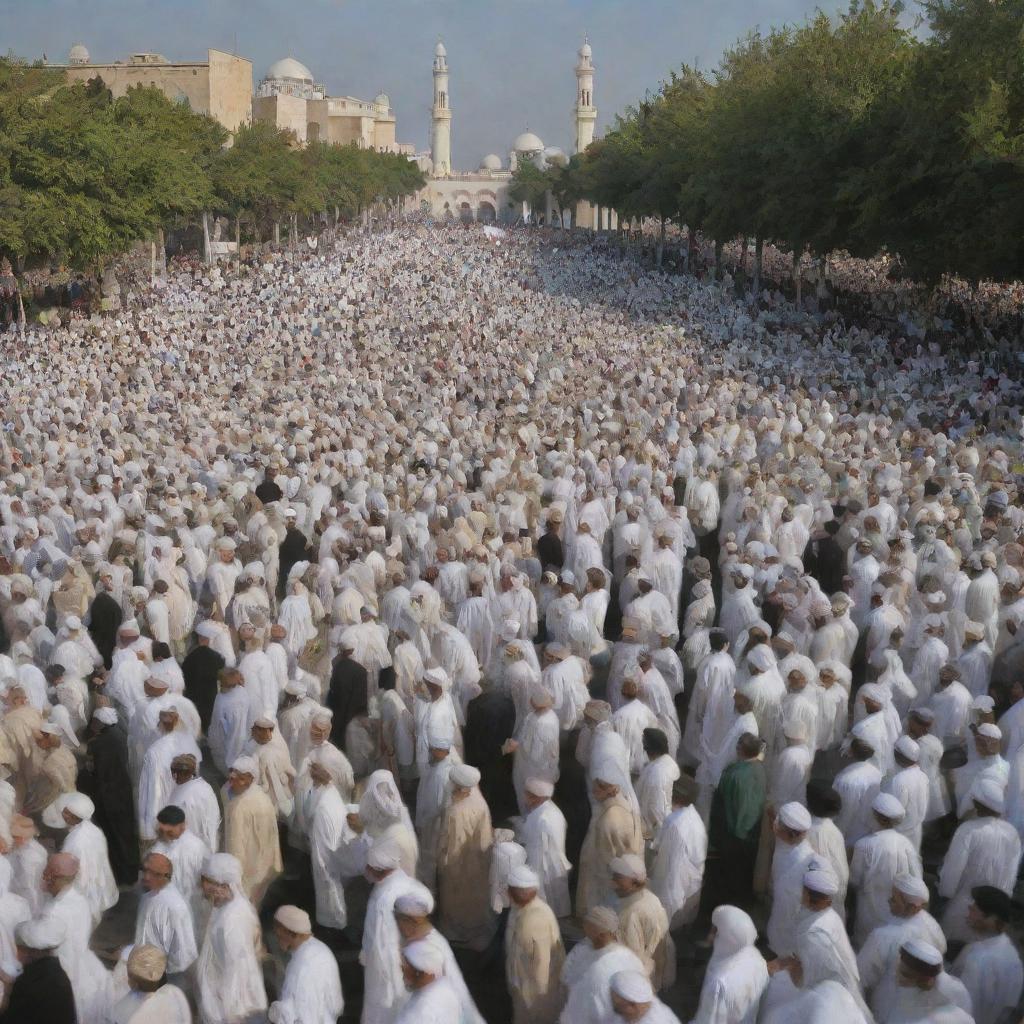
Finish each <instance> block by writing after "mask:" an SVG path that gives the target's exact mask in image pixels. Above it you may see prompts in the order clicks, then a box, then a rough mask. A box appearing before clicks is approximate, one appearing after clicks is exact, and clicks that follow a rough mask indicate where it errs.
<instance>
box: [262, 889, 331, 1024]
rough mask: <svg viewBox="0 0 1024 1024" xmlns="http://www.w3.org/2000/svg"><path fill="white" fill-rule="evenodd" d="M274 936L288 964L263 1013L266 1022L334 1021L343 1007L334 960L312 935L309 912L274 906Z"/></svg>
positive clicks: (309, 1023) (319, 1023) (321, 1023)
mask: <svg viewBox="0 0 1024 1024" xmlns="http://www.w3.org/2000/svg"><path fill="white" fill-rule="evenodd" d="M274 937H275V938H276V939H277V943H278V945H279V946H280V947H281V949H282V950H283V951H284V952H285V953H287V954H288V966H287V967H286V968H285V973H284V981H283V982H282V984H281V991H280V994H279V996H278V998H277V999H276V1000H274V1002H273V1003H271V1004H270V1009H269V1012H268V1013H267V1019H268V1020H269V1021H270V1024H335V1022H336V1021H337V1019H338V1018H339V1017H340V1016H341V1015H342V1013H343V1012H344V1010H345V998H344V995H343V993H342V990H341V977H340V975H339V974H338V962H337V960H336V959H335V957H334V954H333V953H332V952H331V951H330V949H329V948H328V947H327V946H325V945H324V944H323V943H322V942H321V941H320V940H319V939H317V938H315V937H314V935H313V926H312V924H311V923H310V920H309V915H308V914H307V913H306V912H305V911H304V910H301V909H299V908H298V907H295V906H291V905H288V904H286V905H285V906H282V907H278V908H277V910H276V911H275V912H274Z"/></svg>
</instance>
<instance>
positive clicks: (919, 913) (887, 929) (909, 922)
mask: <svg viewBox="0 0 1024 1024" xmlns="http://www.w3.org/2000/svg"><path fill="white" fill-rule="evenodd" d="M928 900H929V893H928V886H927V885H925V883H924V881H923V880H922V879H920V878H917V877H916V876H914V875H899V876H897V878H896V880H895V881H894V882H893V887H892V893H891V895H890V897H889V912H890V917H889V920H888V922H886V923H885V924H882V925H880V926H879V927H877V928H875V929H874V931H872V933H871V934H870V935H869V936H868V939H867V941H866V942H865V943H864V945H863V946H862V947H861V950H860V952H859V953H858V954H857V969H858V970H859V971H860V980H861V985H862V986H863V989H864V994H865V997H866V998H867V999H868V1002H869V1004H870V1007H871V1012H872V1013H874V1015H875V1017H876V1018H877V1019H878V1020H885V1019H886V1017H887V1015H888V1014H889V1013H890V1012H891V1011H892V1008H893V1006H894V1004H895V1003H896V998H897V995H898V993H897V989H898V986H899V980H898V978H897V966H898V963H899V951H900V947H901V946H902V945H903V943H904V942H907V941H910V940H913V939H917V940H919V941H922V942H927V943H930V944H931V945H933V946H935V947H936V948H937V949H939V950H940V951H941V952H945V950H946V937H945V935H943V933H942V928H941V927H940V926H939V923H938V921H936V920H935V918H934V917H932V915H931V914H929V913H928V911H927V909H925V908H926V907H927V906H928Z"/></svg>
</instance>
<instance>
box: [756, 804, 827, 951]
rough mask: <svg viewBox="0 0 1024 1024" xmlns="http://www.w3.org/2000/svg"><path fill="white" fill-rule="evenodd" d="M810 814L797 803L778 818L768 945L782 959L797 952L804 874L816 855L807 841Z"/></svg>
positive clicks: (784, 809) (777, 816)
mask: <svg viewBox="0 0 1024 1024" xmlns="http://www.w3.org/2000/svg"><path fill="white" fill-rule="evenodd" d="M810 829H811V815H810V813H809V812H808V810H807V808H806V807H804V806H803V805H801V804H798V803H788V804H784V805H783V806H782V807H780V808H779V809H778V813H777V815H776V819H775V825H774V832H775V840H776V842H775V852H774V854H773V856H772V868H771V892H772V907H771V913H770V914H769V917H768V924H767V928H766V934H767V936H768V944H769V946H771V948H772V949H773V950H774V951H775V953H776V955H777V956H779V957H787V956H790V955H792V954H793V953H794V952H795V950H796V942H797V930H798V925H799V920H800V906H801V902H800V899H801V896H800V894H801V892H802V891H803V883H804V875H805V874H806V873H807V871H808V870H809V868H810V865H811V863H812V861H814V859H815V857H816V854H815V852H814V850H813V849H812V847H811V844H810V843H809V842H807V833H808V832H809V831H810Z"/></svg>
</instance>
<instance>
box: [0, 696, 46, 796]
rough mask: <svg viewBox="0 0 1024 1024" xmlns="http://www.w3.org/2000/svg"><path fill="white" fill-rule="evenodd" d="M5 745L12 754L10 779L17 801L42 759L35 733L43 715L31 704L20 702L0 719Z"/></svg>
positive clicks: (40, 725)
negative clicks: (11, 774)
mask: <svg viewBox="0 0 1024 1024" xmlns="http://www.w3.org/2000/svg"><path fill="white" fill-rule="evenodd" d="M0 724H2V726H3V730H4V734H5V736H6V738H7V745H8V746H9V747H10V748H11V753H12V754H13V755H14V756H13V760H12V762H11V766H12V767H13V769H14V776H13V778H12V779H11V782H12V784H13V785H14V790H15V792H16V793H17V803H18V804H19V805H20V804H21V803H22V802H23V801H24V799H25V790H26V788H27V787H28V784H29V781H30V780H31V778H32V776H33V774H34V773H35V771H36V768H37V766H38V764H39V763H40V762H41V761H42V759H43V756H42V755H43V752H42V751H41V750H40V749H39V748H38V747H37V746H36V741H35V734H36V733H37V732H38V731H39V729H40V728H41V727H42V724H43V716H42V715H41V714H40V713H39V712H38V711H37V710H36V709H35V708H34V707H32V705H31V704H22V705H21V707H19V708H14V709H13V710H12V711H8V712H6V713H5V714H4V716H3V718H2V719H0Z"/></svg>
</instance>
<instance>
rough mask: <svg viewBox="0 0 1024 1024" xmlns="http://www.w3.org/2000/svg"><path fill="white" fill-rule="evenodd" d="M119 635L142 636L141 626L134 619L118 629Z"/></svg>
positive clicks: (122, 624) (123, 623)
mask: <svg viewBox="0 0 1024 1024" xmlns="http://www.w3.org/2000/svg"><path fill="white" fill-rule="evenodd" d="M117 631H118V633H134V634H135V635H136V636H140V635H141V634H140V633H139V624H138V623H137V622H136V621H135V620H134V619H128V620H127V621H126V622H122V623H121V625H120V626H118V629H117Z"/></svg>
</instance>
